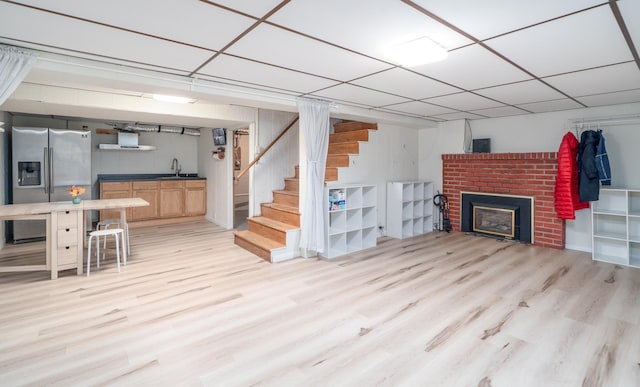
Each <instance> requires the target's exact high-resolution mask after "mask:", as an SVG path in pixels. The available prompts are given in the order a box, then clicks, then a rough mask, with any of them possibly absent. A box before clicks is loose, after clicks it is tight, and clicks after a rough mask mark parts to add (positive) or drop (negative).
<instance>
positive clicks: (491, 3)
mask: <svg viewBox="0 0 640 387" xmlns="http://www.w3.org/2000/svg"><path fill="white" fill-rule="evenodd" d="M414 3H416V4H419V5H420V6H422V7H423V8H426V9H427V10H429V11H431V12H433V13H434V14H436V15H438V16H439V17H441V18H443V19H445V20H446V21H448V22H449V23H451V24H453V25H455V26H456V27H458V28H461V29H462V30H464V31H466V32H468V33H469V34H471V35H472V36H474V37H476V38H478V39H480V40H484V39H487V38H490V37H493V36H496V35H499V34H503V33H505V32H509V31H513V30H516V29H519V28H522V27H526V26H530V25H532V24H536V23H540V22H543V21H545V20H548V19H552V18H555V17H558V16H561V15H565V14H568V13H572V12H575V11H578V10H581V9H584V8H588V7H591V6H593V5H596V4H601V3H602V0H571V1H558V0H536V1H504V0H483V1H469V0H447V1H439V0H414Z"/></svg>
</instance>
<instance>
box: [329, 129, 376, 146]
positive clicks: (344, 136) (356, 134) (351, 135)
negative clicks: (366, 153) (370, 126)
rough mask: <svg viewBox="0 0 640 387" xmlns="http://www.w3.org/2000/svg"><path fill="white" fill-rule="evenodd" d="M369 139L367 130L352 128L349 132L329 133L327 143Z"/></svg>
mask: <svg viewBox="0 0 640 387" xmlns="http://www.w3.org/2000/svg"><path fill="white" fill-rule="evenodd" d="M352 141H369V131H368V130H354V131H351V132H342V133H334V134H331V135H329V144H339V143H341V142H352Z"/></svg>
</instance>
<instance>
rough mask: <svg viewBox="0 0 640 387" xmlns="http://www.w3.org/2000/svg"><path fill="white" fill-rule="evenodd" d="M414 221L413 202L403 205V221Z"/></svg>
mask: <svg viewBox="0 0 640 387" xmlns="http://www.w3.org/2000/svg"><path fill="white" fill-rule="evenodd" d="M408 219H413V202H403V203H402V220H403V221H404V220H408Z"/></svg>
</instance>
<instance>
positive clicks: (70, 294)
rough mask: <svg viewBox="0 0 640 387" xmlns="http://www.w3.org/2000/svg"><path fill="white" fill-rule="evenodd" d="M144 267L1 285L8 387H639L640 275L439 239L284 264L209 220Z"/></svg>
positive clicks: (538, 252)
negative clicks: (236, 239)
mask: <svg viewBox="0 0 640 387" xmlns="http://www.w3.org/2000/svg"><path fill="white" fill-rule="evenodd" d="M28 250H29V247H27V246H7V248H6V249H5V250H4V251H2V252H0V264H1V263H3V262H7V261H11V260H12V258H11V257H12V256H15V255H16V254H18V255H22V254H27V253H28ZM16 252H17V253H16ZM131 253H132V254H131V256H130V257H129V263H128V265H127V266H126V267H123V269H122V272H121V273H120V274H118V273H117V272H116V268H115V262H114V259H113V257H111V258H110V259H109V260H108V261H107V262H106V264H105V265H104V266H103V267H101V269H100V270H95V269H92V271H91V277H89V278H87V277H84V276H83V277H77V276H76V275H75V273H74V272H73V271H67V272H63V273H62V274H61V278H59V279H58V280H54V281H51V280H49V279H48V274H47V273H44V272H41V273H28V272H27V273H2V274H0V385H3V386H5V385H7V386H9V385H11V386H14V385H63V386H70V385H131V386H141V385H153V386H178V385H186V386H199V385H208V386H253V385H261V386H263V385H264V386H401V385H402V386H485V387H486V386H494V387H496V386H545V387H548V386H638V385H640V329H639V321H640V297H638V295H639V294H640V269H632V268H624V267H617V266H613V265H608V264H602V263H594V262H592V261H591V257H590V254H587V253H582V252H576V251H569V250H567V251H557V250H551V249H545V248H539V247H533V246H529V245H523V244H518V243H512V242H500V241H496V240H494V239H489V238H481V237H474V236H469V235H465V234H461V233H451V234H446V233H433V234H429V235H426V236H421V237H416V238H412V239H407V240H395V239H388V238H384V239H380V240H379V244H378V247H377V248H375V249H371V250H367V251H364V252H361V253H358V254H352V255H350V256H346V257H344V258H340V259H336V260H332V261H327V260H319V259H307V260H304V259H296V260H292V261H288V262H284V263H279V264H269V263H266V262H265V261H264V260H262V259H261V258H258V257H255V256H253V255H251V254H250V253H248V252H246V251H244V250H242V249H240V248H238V247H236V246H234V245H233V236H232V233H231V232H228V231H225V230H222V229H221V228H219V227H216V226H214V225H212V224H210V223H207V222H199V223H195V224H181V225H171V226H159V227H148V228H137V229H132V230H131Z"/></svg>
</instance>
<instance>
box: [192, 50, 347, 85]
mask: <svg viewBox="0 0 640 387" xmlns="http://www.w3.org/2000/svg"><path fill="white" fill-rule="evenodd" d="M200 73H202V74H207V75H211V76H214V77H218V78H226V79H230V80H234V81H238V82H243V83H246V84H255V85H262V86H268V87H272V88H278V89H284V90H290V91H296V92H299V93H300V94H304V93H309V92H312V91H314V90H318V89H323V88H326V87H329V86H333V85H336V84H337V82H336V81H333V80H329V79H326V78H320V77H316V76H312V75H307V74H303V73H298V72H295V71H291V70H286V69H282V68H279V67H274V66H269V65H265V64H262V63H258V62H253V61H250V60H246V59H240V58H235V57H232V56H229V55H220V56H218V57H217V58H215V59H214V60H213V61H211V62H209V64H207V65H206V66H205V67H203V68H202V70H200Z"/></svg>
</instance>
